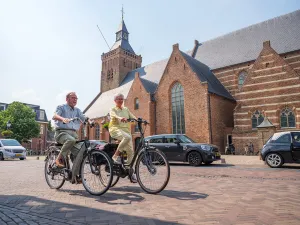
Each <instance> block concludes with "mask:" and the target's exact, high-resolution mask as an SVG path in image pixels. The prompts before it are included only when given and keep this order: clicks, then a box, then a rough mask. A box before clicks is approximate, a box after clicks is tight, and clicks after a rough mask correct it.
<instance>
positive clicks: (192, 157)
mask: <svg viewBox="0 0 300 225" xmlns="http://www.w3.org/2000/svg"><path fill="white" fill-rule="evenodd" d="M188 162H189V164H190V165H191V166H199V165H200V164H201V163H202V157H201V155H200V153H199V152H195V151H193V152H190V153H189V155H188Z"/></svg>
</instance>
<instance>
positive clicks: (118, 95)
mask: <svg viewBox="0 0 300 225" xmlns="http://www.w3.org/2000/svg"><path fill="white" fill-rule="evenodd" d="M117 97H122V98H123V99H124V95H123V94H121V93H118V94H116V95H115V96H114V100H116V98H117Z"/></svg>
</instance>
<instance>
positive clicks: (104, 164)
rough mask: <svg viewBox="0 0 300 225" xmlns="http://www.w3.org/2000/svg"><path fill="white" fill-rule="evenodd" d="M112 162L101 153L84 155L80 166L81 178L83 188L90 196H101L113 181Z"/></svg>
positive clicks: (95, 152)
mask: <svg viewBox="0 0 300 225" xmlns="http://www.w3.org/2000/svg"><path fill="white" fill-rule="evenodd" d="M112 165H113V164H112V161H111V159H110V157H109V156H108V155H107V154H106V153H105V152H103V151H93V152H91V153H90V155H86V156H85V157H84V159H83V161H82V164H81V178H82V184H83V186H84V188H85V189H86V190H87V191H88V192H89V193H90V194H92V195H103V194H104V193H105V192H107V191H108V189H109V188H110V185H111V182H112V179H113V169H112Z"/></svg>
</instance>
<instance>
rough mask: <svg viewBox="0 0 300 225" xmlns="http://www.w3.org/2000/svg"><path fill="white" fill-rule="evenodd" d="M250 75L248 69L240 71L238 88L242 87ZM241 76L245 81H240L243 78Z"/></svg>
mask: <svg viewBox="0 0 300 225" xmlns="http://www.w3.org/2000/svg"><path fill="white" fill-rule="evenodd" d="M247 76H248V72H247V71H246V70H242V71H240V72H239V73H238V77H237V85H238V88H239V89H241V88H242V87H243V85H244V83H245V80H246V78H247ZM241 78H243V82H242V83H240V81H241V80H242V79H241Z"/></svg>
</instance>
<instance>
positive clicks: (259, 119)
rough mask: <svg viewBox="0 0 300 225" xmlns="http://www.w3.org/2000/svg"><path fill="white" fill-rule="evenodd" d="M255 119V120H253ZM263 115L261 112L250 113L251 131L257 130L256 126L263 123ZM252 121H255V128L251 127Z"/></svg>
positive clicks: (257, 110) (256, 110)
mask: <svg viewBox="0 0 300 225" xmlns="http://www.w3.org/2000/svg"><path fill="white" fill-rule="evenodd" d="M255 117H256V118H255ZM264 118H265V115H264V112H263V110H260V109H255V110H253V112H251V127H252V129H257V126H258V125H259V124H261V123H262V122H263V121H264ZM253 119H256V126H255V127H254V126H253Z"/></svg>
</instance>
